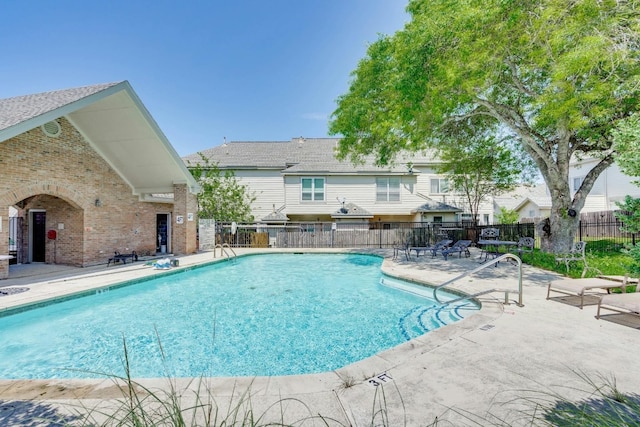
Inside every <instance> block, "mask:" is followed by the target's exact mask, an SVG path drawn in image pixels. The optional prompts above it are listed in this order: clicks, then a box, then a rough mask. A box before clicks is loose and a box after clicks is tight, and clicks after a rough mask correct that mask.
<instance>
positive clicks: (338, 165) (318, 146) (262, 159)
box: [182, 138, 433, 174]
mask: <svg viewBox="0 0 640 427" xmlns="http://www.w3.org/2000/svg"><path fill="white" fill-rule="evenodd" d="M338 141H340V139H339V138H306V139H302V140H301V139H300V138H293V139H292V140H291V141H262V142H259V141H258V142H257V141H253V142H230V143H226V144H222V145H219V146H216V147H213V148H210V149H207V150H204V151H202V152H201V153H202V155H204V156H205V157H206V158H208V159H209V160H210V161H211V162H212V163H217V164H218V167H220V168H221V169H252V168H253V169H259V168H262V169H277V170H281V171H283V172H284V173H295V174H301V173H318V172H329V173H367V172H375V173H380V172H389V173H394V172H396V173H406V171H407V166H406V163H407V160H406V159H407V158H409V157H408V156H409V155H407V156H405V157H404V158H399V160H398V162H397V163H396V164H395V165H393V166H387V167H379V166H376V165H375V164H374V157H373V156H368V157H367V158H366V159H365V162H364V164H361V165H357V166H354V165H353V163H351V162H350V161H348V160H345V161H339V160H338V159H336V157H335V148H336V147H337V144H338ZM410 156H412V157H411V162H412V163H430V162H433V156H428V155H422V154H411V155H410ZM182 159H183V160H184V161H185V163H186V164H187V166H191V165H196V164H198V163H202V160H201V158H200V154H199V153H194V154H190V155H188V156H185V157H183V158H182Z"/></svg>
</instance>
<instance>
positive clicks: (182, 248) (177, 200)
mask: <svg viewBox="0 0 640 427" xmlns="http://www.w3.org/2000/svg"><path fill="white" fill-rule="evenodd" d="M197 209H198V203H197V199H196V196H195V195H194V194H191V193H190V192H189V189H188V188H187V185H186V184H175V185H174V186H173V224H172V225H171V230H172V233H173V234H172V246H173V247H172V249H173V253H174V254H176V255H185V254H192V253H195V252H196V251H197V249H198V248H197V246H196V231H197V224H198V218H197V217H198V215H197Z"/></svg>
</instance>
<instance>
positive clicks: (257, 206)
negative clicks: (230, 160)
mask: <svg viewBox="0 0 640 427" xmlns="http://www.w3.org/2000/svg"><path fill="white" fill-rule="evenodd" d="M235 176H236V179H237V180H238V182H239V183H240V184H242V185H246V186H248V187H249V192H250V193H252V194H253V196H254V197H255V198H256V199H255V201H254V202H253V204H252V211H251V212H252V214H253V216H254V218H255V220H256V221H260V220H261V219H262V218H264V217H265V216H267V215H269V214H270V213H271V212H272V211H273V206H274V205H275V208H276V209H280V208H281V207H282V206H283V205H284V203H285V197H284V183H283V180H282V174H281V173H280V171H274V170H236V171H235Z"/></svg>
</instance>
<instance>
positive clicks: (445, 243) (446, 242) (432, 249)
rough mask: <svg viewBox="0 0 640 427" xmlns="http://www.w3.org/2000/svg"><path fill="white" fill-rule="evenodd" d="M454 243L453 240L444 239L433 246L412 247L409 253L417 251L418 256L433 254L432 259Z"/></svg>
mask: <svg viewBox="0 0 640 427" xmlns="http://www.w3.org/2000/svg"><path fill="white" fill-rule="evenodd" d="M452 243H453V240H451V239H442V240H440V241H439V242H437V243H435V244H434V245H431V246H412V247H410V248H409V251H416V256H420V252H425V253H426V252H431V257H432V258H433V257H434V256H436V253H438V251H441V250H443V249H444V248H447V247H449V245H450V244H452Z"/></svg>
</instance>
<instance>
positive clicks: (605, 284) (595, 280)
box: [547, 277, 627, 310]
mask: <svg viewBox="0 0 640 427" xmlns="http://www.w3.org/2000/svg"><path fill="white" fill-rule="evenodd" d="M626 286H627V281H626V280H624V281H622V282H618V281H614V280H608V279H602V278H600V277H591V278H588V279H584V278H583V279H566V278H565V279H560V280H554V281H551V282H549V286H548V287H547V299H550V296H549V295H550V293H551V291H554V292H558V293H561V294H564V295H575V296H579V297H580V309H581V310H582V307H584V295H585V293H586V292H588V291H594V290H596V289H600V290H606V291H607V293H609V291H610V290H611V289H615V288H620V289H626Z"/></svg>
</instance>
